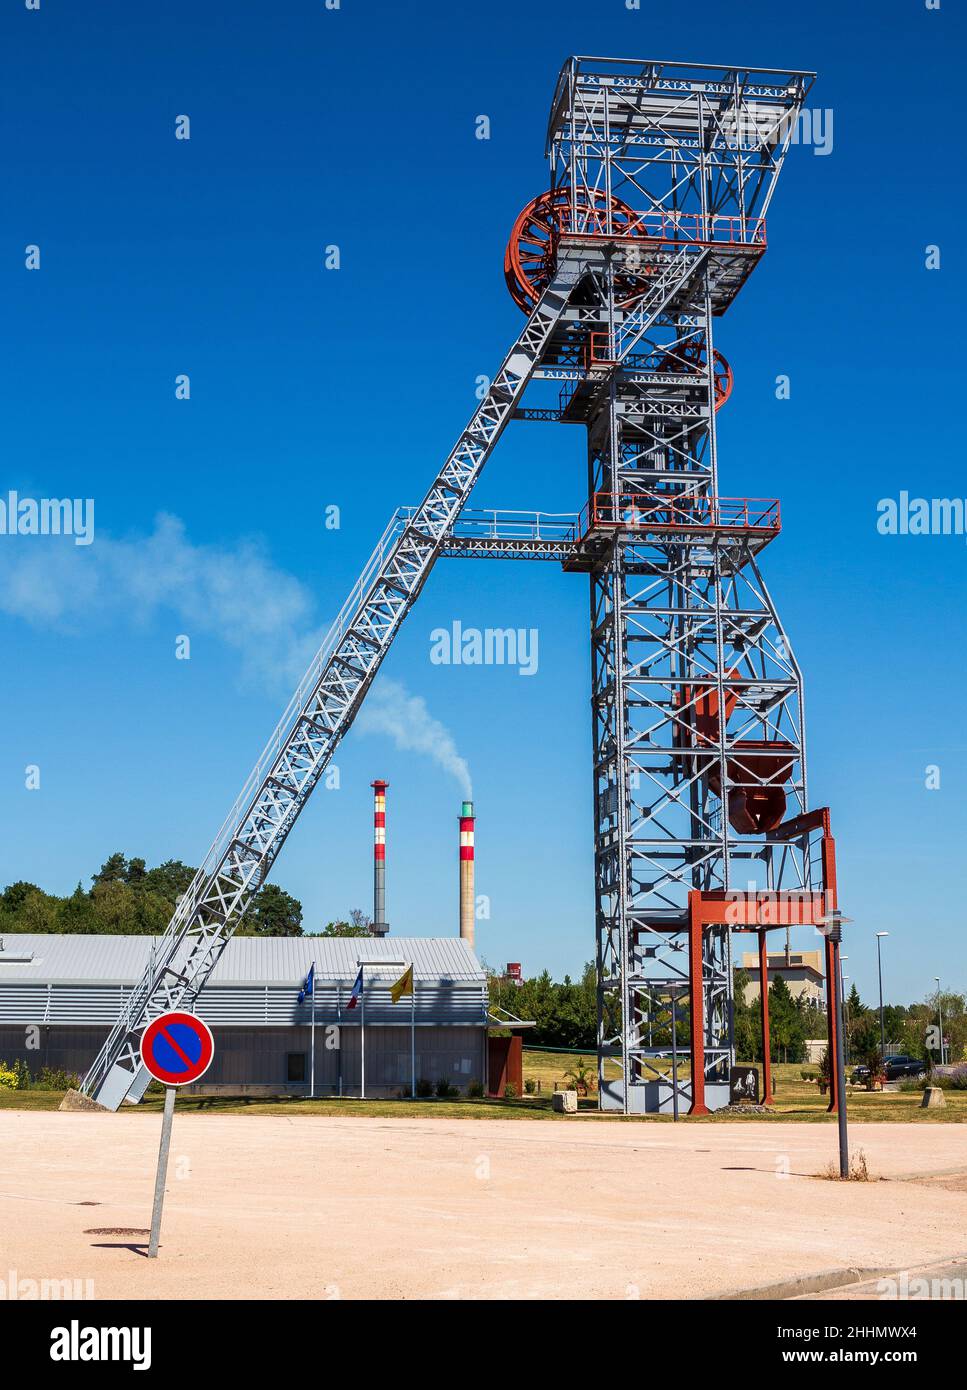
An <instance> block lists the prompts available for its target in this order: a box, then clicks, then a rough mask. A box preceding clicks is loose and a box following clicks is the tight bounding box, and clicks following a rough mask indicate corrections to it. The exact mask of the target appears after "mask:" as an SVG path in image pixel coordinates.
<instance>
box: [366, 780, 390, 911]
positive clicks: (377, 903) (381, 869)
mask: <svg viewBox="0 0 967 1390" xmlns="http://www.w3.org/2000/svg"><path fill="white" fill-rule="evenodd" d="M369 785H370V786H371V787H372V789H373V925H372V928H371V930H372V933H373V935H374V936H385V935H386V933H387V932H388V931H389V923H388V922H387V920H386V788H387V787H388V786H389V783H388V782H383V781H381V780H380V779H379V778H377V780H376V781H375V782H370V784H369Z"/></svg>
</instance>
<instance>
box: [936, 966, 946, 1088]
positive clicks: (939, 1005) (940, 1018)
mask: <svg viewBox="0 0 967 1390" xmlns="http://www.w3.org/2000/svg"><path fill="white" fill-rule="evenodd" d="M933 978H934V979H935V980H936V981H937V1023H938V1024H939V1025H940V1065H941V1066H943V1064H944V1062H945V1061H946V1060H947V1059H946V1058H945V1057H944V1050H943V1002H942V1000H941V998H940V976H939V975H934V977H933Z"/></svg>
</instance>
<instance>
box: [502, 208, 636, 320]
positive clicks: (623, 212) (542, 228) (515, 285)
mask: <svg viewBox="0 0 967 1390" xmlns="http://www.w3.org/2000/svg"><path fill="white" fill-rule="evenodd" d="M571 192H572V190H571V189H570V188H567V187H564V186H563V185H562V186H561V187H559V188H553V189H550V190H549V191H548V192H547V193H541V194H540V196H539V197H537V198H533V199H531V201H530V202H529V203H528V204H527V206H526V207H525V208H524V209H523V211H522V212H521V213H520V215H519V217H518V218H517V221H516V222H515V223H514V226H513V229H512V230H511V233H510V240H509V241H508V243H507V250H506V252H505V253H504V279H505V280H506V281H507V288H508V289H509V290H510V293H511V295H512V297H513V300H514V303H515V304H516V305H517V306H518V308H520V309H523V310H524V312H525V313H526V314H529V313H530V311H531V310H532V309H533V307H534V305H535V304H536V303H537V301H538V299H540V297H541V294H542V293H543V291H544V290H545V289H546V288H547V286H548V284H549V283H550V279H551V276H552V275H553V273H554V265H555V262H556V260H557V238H558V237H559V236H560V234H561V233H562V232H575V233H577V234H578V235H581V234H586V235H592V234H606V233H609V232H611V233H613V234H614V235H615V236H634V235H635V234H636V232H637V229H638V224H639V219H638V216H637V214H636V213H635V212H634V211H633V210H632V209H631V208H630V207H629V206H628V204H627V203H623V202H622V201H621V199H620V198H615V197H614V196H613V195H612V196H611V197H610V198H608V196H607V195H606V194H604V193H594V194H593V195H589V194H588V193H587V192H586V191H585V190H584V189H579V190H577V191H576V200H577V208H576V211H575V213H574V214H573V216H572V212H571ZM609 209H610V213H611V226H610V227H609V226H608V212H609ZM572 221H573V224H574V225H573V226H572V225H571V224H572ZM649 274H651V267H650V266H642V268H641V270H640V272H638V275H649ZM621 278H622V281H624V282H626V284H624V285H622V289H625V290H626V292H627V293H628V294H633V293H634V286H635V283H636V282H637V278H638V276H637V275H629V276H623V277H621ZM640 291H641V286H640V285H639V286H638V292H639V293H640Z"/></svg>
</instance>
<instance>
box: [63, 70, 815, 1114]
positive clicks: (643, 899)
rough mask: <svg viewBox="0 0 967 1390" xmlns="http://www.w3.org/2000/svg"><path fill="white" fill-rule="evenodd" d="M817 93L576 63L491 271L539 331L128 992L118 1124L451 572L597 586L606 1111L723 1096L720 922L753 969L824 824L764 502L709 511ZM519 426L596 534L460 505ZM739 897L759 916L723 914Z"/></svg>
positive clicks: (418, 513) (399, 532)
mask: <svg viewBox="0 0 967 1390" xmlns="http://www.w3.org/2000/svg"><path fill="white" fill-rule="evenodd" d="M811 82H812V74H809V73H796V72H794V73H789V72H780V71H774V70H765V69H751V68H745V69H742V68H724V67H722V68H720V67H708V66H694V65H689V64H682V63H657V62H640V61H624V60H614V59H597V58H574V59H570V60H569V61H568V62H567V63H566V64H565V66H564V68H563V69H562V71H561V74H560V77H559V80H558V83H557V87H556V90H555V93H554V99H553V102H552V106H551V114H550V120H549V124H548V133H547V155H548V158H549V160H550V167H551V186H550V188H549V189H548V190H547V192H545V193H543V194H541V195H540V196H539V197H537V198H535V199H534V200H533V201H532V202H531V203H529V204H528V206H527V207H526V208H525V209H524V210H523V212H522V213H521V214H520V216H519V217H518V219H517V222H516V224H515V226H514V228H513V232H512V235H511V238H510V243H509V245H508V248H507V255H506V258H505V266H504V272H505V278H506V281H507V284H508V287H509V289H510V291H511V294H512V295H513V297H514V299H515V301H516V302H517V304H518V305H519V306H520V307H521V308H522V309H523V310H524V311H525V312H526V313H527V321H526V323H525V325H524V326H523V328H522V329H521V332H520V334H519V336H518V338H517V340H516V342H515V343H514V344H513V345H512V346H511V348H510V349H509V351H508V352H507V354H506V356H505V358H504V361H503V363H502V365H501V367H500V369H499V370H498V372H497V373H496V375H495V376H494V378H493V380H492V381H491V383H490V385H489V387H488V389H487V391H486V393H485V395H484V397H483V399H482V400H481V401H480V403H479V405H478V406H477V408H476V409H475V411H474V413H473V415H472V417H471V419H470V421H469V423H468V425H467V426H466V428H465V429H464V430H463V432H462V433H461V435H460V436H459V438H458V440H457V442H456V444H455V445H454V447H453V449H452V450H451V452H450V454H449V455H448V457H447V458H446V460H445V461H444V463H443V465H442V467H441V469H440V471H439V472H438V474H437V476H436V478H435V479H434V480H433V482H432V483H431V485H430V488H429V490H428V492H427V494H426V496H425V497H424V499H423V501H422V502H421V503H420V504H419V506H417V507H412V508H403V509H400V510H399V511H398V512H397V513H396V514H395V515H394V516H393V517H392V518H391V520H390V523H389V525H388V526H387V528H386V530H385V532H384V533H383V535H382V537H381V538H380V540H379V542H378V543H377V546H376V549H375V550H374V552H373V554H372V556H371V558H370V560H369V562H368V563H367V565H366V567H365V568H364V570H363V572H362V574H361V575H360V577H359V580H358V582H357V584H356V585H355V586H354V588H353V590H352V592H351V593H350V595H349V597H348V598H347V600H346V602H345V604H344V605H343V608H342V609H341V610H340V612H339V614H338V616H337V618H336V620H335V621H334V623H333V625H332V628H331V629H330V631H329V633H328V634H327V636H326V638H325V640H324V642H323V644H322V646H321V648H320V650H319V651H318V653H317V654H316V656H315V657H314V659H313V661H312V663H311V665H310V667H309V670H308V671H307V672H306V675H305V677H304V678H303V680H302V682H301V683H300V685H299V687H298V688H297V690H296V692H295V694H294V695H293V697H292V700H291V701H290V704H289V706H288V708H287V709H286V711H285V712H284V714H283V716H282V718H281V720H280V722H279V725H278V727H277V729H276V730H275V732H274V733H273V735H272V737H271V738H270V740H269V742H268V744H267V745H266V748H265V750H264V752H263V753H262V755H261V757H260V758H259V760H258V762H257V763H256V765H255V767H254V768H253V770H252V773H251V774H250V776H249V778H248V780H247V781H246V783H245V785H244V786H243V788H242V791H241V793H240V794H239V796H238V798H237V800H236V802H235V803H234V805H233V806H232V808H231V810H230V812H229V814H228V816H227V817H226V819H225V822H224V824H223V826H222V828H221V830H220V831H219V833H218V835H217V836H216V838H215V840H214V841H213V843H212V845H211V847H210V849H209V851H208V854H207V855H206V856H205V859H204V860H203V862H202V864H201V867H200V868H199V870H198V872H197V874H196V875H195V879H194V881H193V882H192V884H191V886H190V888H189V889H188V891H187V892H186V893H185V894H184V896H183V897H182V898H181V900H180V901H179V903H178V906H177V908H176V910H175V913H174V915H173V917H172V920H171V923H170V924H169V927H168V929H167V931H166V932H165V934H164V936H163V937H161V938H159V940H158V942H157V945H156V947H155V949H154V951H153V954H152V957H151V960H150V962H149V964H148V967H147V969H146V970H145V974H144V976H143V978H142V979H141V981H139V983H138V984H137V985H136V986H135V988H134V989H133V990H132V991H131V992H130V993H129V995H128V996H127V997H126V1000H125V1003H124V1007H123V1009H122V1011H121V1014H120V1016H119V1018H118V1020H117V1022H116V1023H115V1025H114V1026H113V1028H112V1029H111V1031H110V1033H109V1035H108V1037H107V1039H106V1040H105V1043H104V1045H103V1047H102V1048H101V1051H100V1053H99V1054H98V1056H97V1058H96V1059H95V1062H94V1063H93V1065H92V1067H91V1069H90V1071H89V1073H88V1075H87V1077H86V1078H85V1081H84V1089H85V1090H86V1091H87V1093H88V1094H90V1095H91V1096H93V1097H95V1098H96V1099H97V1100H98V1101H100V1102H101V1103H102V1104H104V1105H105V1106H108V1107H109V1108H117V1106H118V1105H120V1104H121V1102H122V1101H123V1100H124V1099H128V1100H137V1099H139V1098H140V1096H141V1095H143V1093H144V1090H145V1087H146V1085H147V1082H148V1075H147V1072H146V1071H145V1069H144V1067H143V1065H142V1064H141V1062H140V1057H139V1052H138V1043H139V1039H140V1035H141V1032H142V1030H143V1028H144V1027H145V1025H146V1024H147V1023H148V1022H150V1021H151V1019H152V1018H155V1017H157V1016H158V1014H159V1013H161V1012H163V1011H164V1010H166V1009H169V1008H189V1007H191V1006H192V1005H193V1003H194V1001H195V1000H196V999H197V997H198V995H199V993H200V992H201V990H202V989H203V987H204V985H205V982H206V980H207V979H208V978H209V976H210V974H211V972H212V970H213V969H214V966H215V965H216V963H217V961H218V959H219V956H220V954H221V952H222V950H223V949H224V946H225V944H226V942H227V941H228V939H229V938H230V936H231V935H232V933H233V931H234V930H235V928H236V927H237V926H238V924H239V922H240V921H241V920H242V919H243V918H244V915H245V913H246V912H247V910H248V909H249V907H250V905H251V902H252V899H253V897H254V894H255V893H256V892H257V891H258V889H259V888H260V887H261V885H262V883H264V881H265V879H266V876H267V875H268V873H269V871H270V869H271V867H272V865H273V863H274V861H275V859H276V857H277V855H278V853H279V851H280V849H281V847H282V845H283V844H284V842H285V840H286V837H287V836H288V834H289V832H290V831H291V830H292V828H293V826H294V825H295V822H296V820H297V819H298V816H299V814H300V813H301V810H302V808H303V806H304V805H305V803H306V801H307V800H308V798H309V796H310V795H311V794H312V791H313V789H314V788H315V786H316V785H317V784H318V781H319V779H320V777H321V775H322V773H323V771H324V770H325V768H326V766H327V765H328V763H329V761H330V760H331V758H332V756H333V753H334V752H335V749H336V747H337V746H338V744H339V742H340V740H341V739H342V738H343V737H344V736H345V734H346V732H347V731H348V729H349V728H350V727H351V725H352V722H353V720H354V718H355V716H356V713H357V712H358V710H359V708H360V705H361V704H362V701H363V699H364V698H365V695H366V692H367V691H368V689H369V687H370V685H371V683H372V681H373V679H374V678H375V676H376V674H377V672H378V670H379V667H380V665H381V663H382V660H383V658H384V657H385V655H386V653H387V651H388V650H389V648H390V646H391V644H392V642H393V639H394V637H395V635H396V633H397V632H398V630H399V627H400V624H401V623H402V621H403V619H404V618H405V617H406V615H407V614H408V612H409V611H410V609H411V608H412V606H413V604H414V603H415V602H416V599H417V598H418V596H419V594H420V592H421V590H422V588H423V585H424V584H425V582H426V580H427V578H428V576H429V573H430V571H431V569H432V567H433V565H434V564H435V563H436V560H437V559H438V558H439V557H440V556H441V555H451V556H461V555H462V556H472V557H488V558H502V557H517V558H523V559H531V560H535V559H539V560H556V561H559V562H561V563H562V564H563V566H564V568H565V570H567V571H570V572H578V573H586V574H587V575H588V577H589V578H588V582H589V587H590V636H591V676H592V692H591V707H592V726H593V752H594V866H595V867H594V872H595V902H596V931H597V970H598V1000H599V1036H598V1045H599V1072H600V1083H601V1102H602V1104H603V1105H604V1106H605V1107H609V1108H620V1109H623V1110H626V1111H640V1110H649V1111H650V1110H658V1109H671V1108H673V1107H675V1108H677V1106H678V1104H679V1102H680V1101H685V1102H687V1104H688V1105H689V1108H690V1109H691V1110H692V1112H697V1113H701V1112H702V1111H704V1110H705V1108H706V1107H707V1106H712V1107H718V1106H720V1105H722V1104H724V1103H725V1102H726V1100H727V1096H728V1088H727V1081H728V1067H729V1064H730V1062H731V1061H732V1060H733V1043H732V969H731V954H730V939H731V930H732V927H733V925H735V926H737V927H738V928H739V929H744V930H753V929H755V930H758V932H759V940H760V961H764V960H765V956H764V950H765V947H764V942H765V939H766V936H765V927H766V926H767V925H777V924H778V923H777V922H773V923H770V924H765V925H764V923H763V919H762V904H763V903H764V902H765V901H766V900H767V898H768V895H769V894H773V895H778V896H779V897H783V895H785V896H786V897H790V896H794V895H796V894H800V895H807V896H808V895H809V894H810V893H811V891H812V890H813V889H816V888H822V887H828V885H829V883H830V882H831V879H832V864H833V845H832V839H831V836H830V835H829V822H828V813H826V812H809V811H808V810H807V806H808V802H807V798H806V775H805V759H804V728H803V709H802V687H801V678H800V673H799V669H798V667H797V665H796V661H795V658H794V656H793V653H792V649H791V647H790V644H789V642H788V639H787V637H786V634H785V632H784V631H783V628H782V625H781V622H780V620H779V616H778V614H777V612H776V609H775V606H774V604H773V602H772V599H771V597H770V595H769V593H768V590H767V589H766V587H765V584H764V582H763V580H762V576H761V574H760V571H759V567H758V554H759V552H760V551H761V550H762V548H763V547H764V546H765V545H766V544H768V542H769V541H770V540H771V539H773V538H774V537H775V536H776V535H777V534H778V531H779V508H778V503H777V502H775V501H750V500H748V499H733V498H724V497H722V496H721V495H720V492H719V486H718V458H717V450H716V436H715V417H716V411H717V410H718V409H719V408H720V407H721V406H722V405H724V403H725V401H726V400H727V399H728V396H729V392H730V390H731V385H732V375H731V370H730V368H729V366H728V364H727V362H726V361H725V359H724V357H722V355H721V354H720V353H719V352H718V351H717V349H716V347H715V342H714V335H713V324H714V321H715V320H716V319H717V318H718V317H720V316H721V315H722V314H724V313H725V311H726V310H727V309H728V307H729V305H730V304H731V303H732V301H733V299H734V298H735V296H736V294H737V293H738V291H739V290H740V289H741V287H742V286H743V285H744V283H745V281H746V280H747V279H748V277H749V275H750V274H751V272H752V271H753V269H754V268H755V266H756V265H757V263H758V261H759V260H760V259H761V257H762V254H763V252H764V251H765V246H766V231H765V214H766V210H767V208H768V206H769V202H770V200H771V197H772V194H773V191H774V188H775V183H776V179H777V177H778V174H779V171H780V169H781V167H782V163H783V160H784V157H785V154H786V151H787V150H788V148H789V145H790V142H791V140H792V138H793V135H794V132H795V129H796V123H797V119H798V116H799V111H800V108H801V106H802V103H803V101H804V100H805V97H806V95H807V93H808V91H809V88H810V85H811ZM528 391H531V396H530V399H529V404H528V405H526V406H525V405H524V404H523V400H524V397H525V394H526V393H527V392H528ZM539 395H543V399H538V396H539ZM512 419H526V420H544V421H554V422H561V423H565V424H578V425H581V426H583V427H584V428H585V430H586V432H587V485H588V498H587V503H586V506H585V507H584V509H583V511H582V513H581V514H580V517H578V516H573V517H571V518H570V519H567V518H565V519H561V518H557V519H550V520H548V518H547V517H546V516H544V515H542V514H540V513H538V514H534V513H530V514H525V513H502V512H488V513H480V512H472V511H470V510H469V509H468V508H467V502H468V499H469V496H470V493H471V491H472V489H473V487H474V485H475V484H476V482H477V479H478V478H479V476H480V473H481V470H482V468H483V467H484V464H485V463H486V462H487V460H488V458H489V457H490V455H491V453H492V452H493V449H494V447H495V446H496V444H497V442H498V440H499V439H500V437H501V435H502V433H503V430H504V429H505V427H506V426H507V424H508V423H509V422H510V421H511V420H512ZM817 830H819V831H821V832H822V833H821V839H820V842H819V844H818V858H817V842H816V840H815V839H814V838H813V837H814V835H815V832H816V831H817ZM732 894H738V896H739V897H742V896H743V895H746V896H747V897H749V898H750V899H751V902H752V907H751V908H749V907H748V904H747V905H746V908H745V909H742V908H740V909H739V910H738V911H737V914H736V916H735V918H734V920H732V919H730V918H729V916H728V914H727V912H726V911H725V910H724V905H725V903H726V900H727V899H728V898H729V896H730V895H732ZM833 905H835V903H834V904H833ZM818 912H819V909H816V910H815V911H813V913H812V916H811V917H807V918H806V919H804V920H813V921H815V920H817V917H818ZM830 965H831V957H830V955H829V952H827V968H828V969H829V968H830ZM670 1014H671V1015H672V1016H673V1017H674V1018H675V1019H676V1020H678V1021H680V1022H681V1023H682V1025H683V1027H685V1028H687V1033H686V1037H687V1040H688V1041H687V1046H686V1047H685V1048H683V1049H682V1051H681V1052H679V1051H678V1049H677V1046H676V1041H675V1040H677V1037H678V1032H677V1026H676V1028H675V1030H674V1038H675V1040H673V1041H672V1043H671V1045H669V1031H668V1019H669V1015H670ZM763 1022H764V1027H765V1024H766V1016H765V1014H764V1017H763ZM670 1055H671V1062H672V1065H671V1066H669V1058H670ZM766 1089H767V1090H768V1083H767V1086H766Z"/></svg>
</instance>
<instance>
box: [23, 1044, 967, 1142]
mask: <svg viewBox="0 0 967 1390" xmlns="http://www.w3.org/2000/svg"><path fill="white" fill-rule="evenodd" d="M582 1062H583V1063H584V1065H585V1066H587V1067H588V1068H589V1070H590V1071H591V1072H592V1074H596V1071H595V1068H596V1063H595V1059H594V1056H593V1054H591V1053H586V1054H584V1055H567V1054H561V1053H549V1052H535V1051H531V1050H530V1049H526V1048H525V1050H524V1079H525V1081H526V1080H527V1078H528V1077H531V1078H533V1079H534V1080H535V1081H538V1080H539V1081H540V1083H541V1094H540V1095H534V1096H527V1095H525V1096H522V1097H521V1098H520V1099H519V1100H512V1101H500V1100H416V1101H410V1100H404V1101H399V1100H334V1099H329V1100H296V1099H286V1100H261V1099H259V1098H258V1097H255V1096H252V1097H247V1096H241V1097H232V1096H224V1097H223V1096H187V1095H186V1096H182V1097H181V1098H180V1099H179V1101H178V1110H179V1112H180V1113H181V1114H185V1113H187V1112H195V1113H198V1114H212V1115H215V1114H219V1115H352V1116H356V1115H367V1116H369V1117H370V1118H375V1119H385V1118H387V1117H395V1118H398V1119H406V1118H409V1119H417V1118H424V1117H426V1116H433V1117H435V1118H437V1119H461V1120H520V1119H526V1120H556V1121H565V1120H566V1119H567V1118H568V1117H567V1116H563V1115H555V1114H554V1113H553V1112H552V1110H551V1091H552V1090H553V1089H554V1088H555V1086H556V1085H558V1084H559V1083H564V1078H565V1073H566V1072H567V1071H569V1070H570V1069H571V1067H572V1066H574V1065H575V1064H576V1063H577V1064H580V1063H582ZM800 1070H801V1067H800V1066H799V1064H798V1063H790V1064H789V1065H788V1066H786V1065H783V1064H779V1065H776V1066H774V1067H773V1079H774V1089H775V1092H776V1106H775V1109H774V1110H773V1111H772V1113H771V1114H769V1115H750V1116H749V1117H748V1120H743V1121H742V1123H748V1124H751V1123H753V1122H754V1121H756V1120H759V1121H762V1122H763V1123H765V1124H770V1123H772V1122H774V1121H776V1120H795V1121H805V1122H810V1121H813V1122H820V1121H824V1120H825V1121H827V1122H829V1123H833V1122H834V1120H835V1117H834V1116H831V1115H828V1114H827V1112H826V1105H827V1103H828V1102H827V1098H826V1097H825V1096H821V1095H820V1094H819V1088H818V1087H817V1085H816V1083H815V1082H808V1081H804V1080H803V1079H802V1078H801V1077H800V1075H799V1073H800ZM945 1096H946V1101H947V1104H946V1106H945V1108H944V1109H943V1110H921V1109H920V1100H921V1094H920V1092H919V1091H913V1092H904V1091H896V1092H891V1091H886V1092H880V1091H875V1092H873V1093H869V1092H866V1091H862V1090H859V1089H850V1091H849V1096H848V1111H847V1113H848V1115H849V1118H850V1119H851V1120H863V1121H870V1120H873V1121H882V1120H907V1121H910V1122H912V1123H914V1124H964V1123H967V1091H949V1090H948V1091H946V1092H945ZM62 1098H63V1092H62V1091H7V1090H0V1110H56V1109H57V1107H58V1106H59V1105H60V1102H61V1100H62ZM161 1104H162V1098H161V1097H160V1096H155V1095H149V1096H147V1097H146V1098H145V1100H144V1101H143V1102H142V1103H141V1105H140V1106H125V1107H124V1108H123V1109H122V1111H121V1113H122V1114H154V1113H157V1112H158V1111H160V1109H161ZM579 1104H580V1108H581V1111H582V1113H585V1114H587V1115H588V1116H589V1117H594V1119H595V1120H596V1121H598V1122H600V1123H602V1124H604V1123H607V1121H608V1120H609V1119H617V1118H618V1117H617V1116H608V1115H601V1114H599V1112H598V1110H597V1104H596V1099H595V1097H593V1096H592V1097H589V1098H588V1099H587V1100H583V1099H582V1100H581V1101H580V1102H579ZM634 1118H635V1119H637V1120H642V1121H646V1122H649V1123H654V1122H658V1123H672V1122H673V1121H672V1118H671V1116H665V1115H662V1116H650V1115H649V1116H636V1117H634ZM735 1118H736V1117H735V1116H734V1115H732V1114H729V1115H709V1116H703V1117H702V1118H700V1119H698V1118H697V1119H695V1120H694V1121H692V1123H693V1124H722V1123H726V1122H728V1121H730V1120H733V1119H735Z"/></svg>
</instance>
